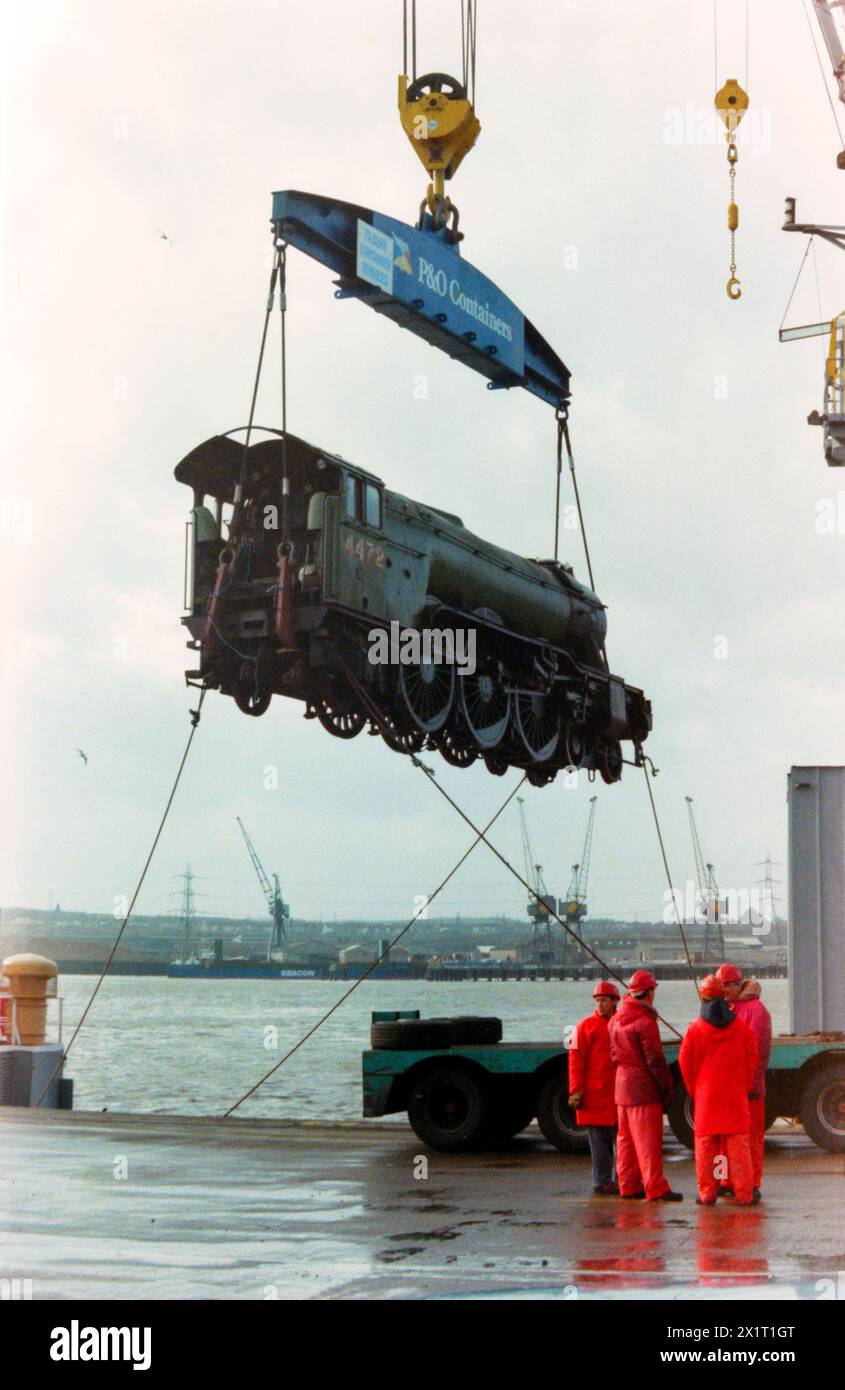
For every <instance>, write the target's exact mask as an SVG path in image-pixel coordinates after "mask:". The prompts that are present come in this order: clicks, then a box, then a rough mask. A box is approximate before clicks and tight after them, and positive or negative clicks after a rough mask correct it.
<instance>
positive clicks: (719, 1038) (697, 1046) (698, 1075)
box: [679, 999, 757, 1135]
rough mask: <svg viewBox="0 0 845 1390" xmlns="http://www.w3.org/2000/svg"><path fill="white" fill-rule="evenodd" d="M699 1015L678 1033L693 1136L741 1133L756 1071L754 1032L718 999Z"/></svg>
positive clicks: (747, 1114) (746, 1126)
mask: <svg viewBox="0 0 845 1390" xmlns="http://www.w3.org/2000/svg"><path fill="white" fill-rule="evenodd" d="M701 1013H702V1016H701V1018H696V1019H694V1020H693V1022H692V1023H691V1024H690V1026H689V1028H688V1029H687V1031H686V1033H685V1034H684V1040H683V1042H682V1043H681V1055H680V1058H679V1060H680V1064H681V1074H682V1076H683V1078H684V1084H685V1086H686V1088H687V1090H688V1091H689V1094H690V1096H691V1097H692V1102H693V1105H694V1107H695V1132H696V1135H709V1134H747V1133H748V1125H749V1112H748V1092H749V1091H750V1090H752V1089H753V1087H752V1082H753V1080H754V1072H755V1070H756V1068H757V1044H756V1042H755V1041H754V1034H753V1033H752V1032H751V1029H750V1028H748V1027H746V1025H745V1024H744V1023H743V1021H742V1019H741V1018H738V1017H737V1016H736V1014H734V1013H731V1011H730V1009H729V1008H728V1006H727V1004H726V1003H725V1001H724V999H714V1000H711V1001H710V1003H708V1004H705V1005H704V1006H703V1007H702V1010H701ZM710 1018H712V1019H714V1020H715V1021H714V1022H712V1023H711V1022H709V1021H708V1019H710Z"/></svg>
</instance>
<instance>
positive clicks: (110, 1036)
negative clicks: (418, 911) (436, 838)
mask: <svg viewBox="0 0 845 1390" xmlns="http://www.w3.org/2000/svg"><path fill="white" fill-rule="evenodd" d="M94 983H95V980H94V977H93V976H87V975H65V976H62V977H61V978H60V981H59V987H60V993H61V994H62V995H63V996H64V999H65V1006H64V1007H65V1041H67V1039H68V1038H69V1037H70V1033H71V1030H72V1028H73V1027H74V1025H75V1023H76V1021H77V1019H78V1018H79V1015H80V1013H81V1011H82V1009H83V1007H84V1005H85V1002H86V1000H87V999H88V997H89V995H90V993H91V990H92V989H93V986H94ZM344 988H348V985H347V986H344V985H342V984H335V983H331V982H327V981H320V980H169V979H167V978H166V977H161V976H151V977H142V978H133V977H131V976H114V977H112V978H107V979H106V981H105V983H104V984H103V987H102V989H101V990H100V993H99V995H98V996H97V999H96V1002H95V1003H94V1006H93V1008H92V1010H91V1012H90V1014H89V1015H88V1018H87V1020H86V1022H85V1025H84V1027H83V1029H82V1031H81V1033H80V1035H79V1038H78V1040H77V1042H76V1043H75V1045H74V1047H73V1050H72V1052H71V1054H70V1057H69V1058H68V1062H67V1068H66V1070H67V1074H68V1075H69V1076H72V1077H73V1078H74V1083H75V1091H74V1107H75V1108H76V1109H78V1110H101V1109H103V1107H108V1109H109V1110H123V1111H127V1110H130V1111H160V1112H167V1113H171V1114H182V1115H215V1114H220V1113H221V1112H222V1111H223V1110H225V1109H227V1108H228V1106H230V1105H232V1104H233V1103H234V1102H235V1101H236V1100H238V1099H239V1098H240V1096H242V1095H243V1093H244V1092H245V1091H247V1090H248V1089H249V1087H250V1086H253V1085H254V1084H255V1082H256V1081H257V1080H258V1079H259V1077H261V1076H262V1075H263V1074H264V1072H266V1071H268V1070H269V1068H270V1067H271V1066H272V1065H273V1063H274V1062H275V1061H278V1059H279V1058H280V1057H281V1056H283V1055H284V1053H285V1052H286V1051H287V1050H288V1049H289V1048H291V1047H293V1046H294V1044H295V1043H296V1042H298V1041H299V1039H300V1038H302V1037H303V1035H304V1034H305V1033H307V1032H308V1030H309V1029H310V1028H313V1026H314V1024H315V1023H317V1022H318V1020H319V1019H320V1018H321V1017H322V1016H323V1014H325V1013H326V1011H327V1010H328V1009H329V1008H331V1006H332V1004H334V1003H335V1002H336V1001H337V1000H338V999H339V998H340V997H341V995H342V994H343V992H344ZM787 994H788V983H787V981H786V980H766V981H764V983H763V999H764V1001H765V1003H766V1004H767V1005H768V1007H769V1009H770V1010H771V1012H772V1017H773V1020H774V1027H775V1031H776V1032H783V1031H785V1030H786V1028H787V1027H788V1020H787ZM590 996H591V986H590V985H588V984H573V983H566V984H561V983H557V982H549V983H548V984H547V983H545V982H538V983H536V984H528V983H520V984H516V983H504V982H495V981H494V982H490V983H488V982H486V981H480V982H478V983H475V984H473V983H472V982H471V981H465V982H464V981H462V982H460V983H449V984H433V983H432V984H429V983H427V982H426V981H404V980H395V981H394V980H380V981H372V982H366V983H364V984H362V985H360V986H359V987H358V988H357V989H356V990H355V991H354V993H353V994H352V995H351V996H350V998H349V999H348V1000H347V1001H346V1002H345V1003H344V1004H343V1005H342V1006H341V1007H340V1008H339V1009H338V1010H337V1012H336V1013H334V1014H332V1016H331V1018H329V1019H328V1021H327V1022H326V1023H325V1024H323V1026H322V1027H321V1028H320V1029H319V1030H318V1031H317V1032H316V1033H315V1034H314V1036H313V1037H312V1038H309V1040H308V1041H307V1042H306V1043H305V1045H304V1046H303V1047H302V1048H300V1050H299V1051H298V1052H297V1053H295V1054H294V1056H293V1057H291V1058H290V1059H289V1060H288V1061H287V1062H286V1063H285V1064H284V1065H283V1066H282V1067H281V1068H280V1069H279V1071H278V1072H277V1073H276V1075H275V1076H274V1077H272V1079H271V1080H270V1081H268V1082H267V1084H266V1085H265V1086H263V1087H262V1088H261V1090H260V1091H259V1092H258V1093H257V1095H256V1096H254V1097H252V1098H251V1099H250V1100H248V1101H247V1102H246V1103H245V1104H244V1105H243V1107H242V1108H241V1110H240V1112H239V1113H240V1114H242V1115H243V1116H244V1117H245V1118H247V1117H249V1116H251V1115H263V1116H268V1117H271V1118H275V1119H282V1118H287V1119H347V1120H348V1119H357V1118H359V1117H360V1114H361V1051H362V1050H363V1048H365V1047H368V1046H369V1027H370V1013H371V1011H372V1010H373V1009H419V1010H420V1012H421V1013H422V1014H423V1015H424V1016H425V1015H429V1016H432V1017H441V1018H442V1017H444V1016H447V1015H449V1014H496V1015H498V1016H499V1017H500V1018H501V1019H502V1021H503V1025H504V1036H505V1039H506V1040H510V1041H513V1042H531V1041H537V1042H542V1041H548V1040H549V1039H557V1038H560V1037H561V1036H562V1031H563V1028H564V1026H565V1025H566V1024H568V1023H577V1021H578V1020H579V1019H580V1018H583V1017H584V1016H585V1015H586V1014H588V1013H590V1012H591V1010H592V1000H591V997H590ZM657 1006H658V1008H659V1009H660V1011H661V1013H662V1014H663V1016H664V1017H665V1018H666V1019H668V1020H669V1021H670V1022H672V1023H674V1024H675V1026H676V1027H677V1028H679V1029H683V1028H684V1027H685V1025H686V1024H687V1023H688V1022H689V1020H690V1018H692V1017H693V1015H694V1014H695V1012H696V1011H697V1010H696V998H695V995H694V993H693V988H692V985H691V983H690V982H689V981H672V982H666V983H665V984H662V985H661V986H660V988H659V989H658V991H657ZM52 1012H53V1010H52V1008H51V1014H52Z"/></svg>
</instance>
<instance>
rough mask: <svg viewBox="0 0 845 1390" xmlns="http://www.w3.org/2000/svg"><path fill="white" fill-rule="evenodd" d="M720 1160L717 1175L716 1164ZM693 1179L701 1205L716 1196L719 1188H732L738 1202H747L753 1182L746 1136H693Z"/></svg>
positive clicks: (749, 1147)
mask: <svg viewBox="0 0 845 1390" xmlns="http://www.w3.org/2000/svg"><path fill="white" fill-rule="evenodd" d="M719 1160H721V1167H720V1171H719V1173H718V1174H717V1172H716V1164H717V1161H719ZM695 1175H696V1177H697V1179H698V1195H699V1197H700V1198H701V1200H702V1202H708V1201H710V1200H711V1199H712V1198H713V1197H715V1196H716V1189H717V1188H718V1187H719V1186H725V1187H732V1188H733V1190H734V1196H735V1198H736V1200H737V1201H738V1202H750V1201H751V1197H752V1188H753V1187H754V1186H755V1183H754V1182H753V1180H752V1178H753V1174H752V1164H751V1145H750V1142H749V1139H748V1135H747V1134H702V1135H698V1134H697V1135H696V1136H695Z"/></svg>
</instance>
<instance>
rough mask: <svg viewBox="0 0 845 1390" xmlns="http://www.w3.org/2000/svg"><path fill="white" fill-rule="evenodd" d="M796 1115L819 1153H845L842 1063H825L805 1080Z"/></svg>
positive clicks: (843, 1064)
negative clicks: (819, 1150) (821, 1151)
mask: <svg viewBox="0 0 845 1390" xmlns="http://www.w3.org/2000/svg"><path fill="white" fill-rule="evenodd" d="M798 1115H799V1119H800V1120H801V1123H802V1125H803V1126H804V1128H805V1130H806V1131H807V1133H808V1134H809V1136H810V1138H811V1139H812V1141H813V1143H814V1144H818V1146H819V1148H820V1149H826V1150H827V1152H828V1153H835V1154H841V1153H845V1061H842V1062H834V1061H830V1062H826V1063H825V1064H824V1066H822V1067H819V1068H818V1070H817V1071H814V1072H813V1073H812V1074H811V1075H810V1076H809V1077H808V1078H807V1080H806V1081H805V1082H804V1085H803V1087H802V1089H801V1102H800V1109H799V1112H798Z"/></svg>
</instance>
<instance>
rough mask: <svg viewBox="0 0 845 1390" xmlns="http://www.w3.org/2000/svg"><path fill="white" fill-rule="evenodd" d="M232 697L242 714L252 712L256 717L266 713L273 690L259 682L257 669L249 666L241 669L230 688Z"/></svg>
mask: <svg viewBox="0 0 845 1390" xmlns="http://www.w3.org/2000/svg"><path fill="white" fill-rule="evenodd" d="M232 697H233V699H234V701H235V704H236V705H237V707H238V709H239V710H240V711H241V713H242V714H252V715H255V717H256V718H257V717H258V716H259V715H261V714H266V712H267V710H268V709H269V707H270V701H271V700H272V698H273V692H272V690H270V689H269V688H268V687H267V686H266V685H264V684H263V683H261V682H259V680H258V673H257V671H255V670H253V669H252V667H251V666H247V667H245V668H243V669H242V670H241V672H240V673H239V675H238V679H237V681H236V682H235V685H234V688H233V690H232Z"/></svg>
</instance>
